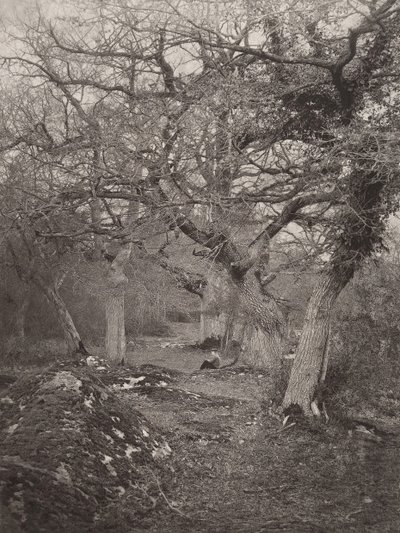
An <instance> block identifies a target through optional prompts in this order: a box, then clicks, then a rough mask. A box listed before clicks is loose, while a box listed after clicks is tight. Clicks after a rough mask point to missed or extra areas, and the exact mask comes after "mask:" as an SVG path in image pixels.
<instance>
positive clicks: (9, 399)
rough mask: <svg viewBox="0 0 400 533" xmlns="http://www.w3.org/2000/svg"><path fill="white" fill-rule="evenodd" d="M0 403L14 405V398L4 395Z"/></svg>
mask: <svg viewBox="0 0 400 533" xmlns="http://www.w3.org/2000/svg"><path fill="white" fill-rule="evenodd" d="M0 403H5V404H8V405H12V404H13V403H14V400H13V399H12V398H10V397H9V396H4V397H3V398H0Z"/></svg>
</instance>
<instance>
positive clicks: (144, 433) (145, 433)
mask: <svg viewBox="0 0 400 533" xmlns="http://www.w3.org/2000/svg"><path fill="white" fill-rule="evenodd" d="M142 434H143V437H148V436H149V432H148V431H146V430H145V429H142Z"/></svg>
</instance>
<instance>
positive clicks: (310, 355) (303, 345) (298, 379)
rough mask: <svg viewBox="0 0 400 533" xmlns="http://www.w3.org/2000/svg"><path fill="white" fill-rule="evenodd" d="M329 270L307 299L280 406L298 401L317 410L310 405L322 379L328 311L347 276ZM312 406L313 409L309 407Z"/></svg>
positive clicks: (307, 408)
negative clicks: (298, 340) (302, 324)
mask: <svg viewBox="0 0 400 533" xmlns="http://www.w3.org/2000/svg"><path fill="white" fill-rule="evenodd" d="M350 277H351V275H350V274H349V275H348V277H339V276H338V274H337V273H335V271H333V270H331V271H328V272H326V273H324V274H323V276H322V277H321V279H320V281H319V283H318V285H317V286H316V288H315V290H314V292H313V294H312V296H311V298H310V301H309V303H308V307H307V311H306V316H305V319H304V326H303V330H302V334H301V337H300V343H299V346H298V349H297V353H296V357H295V359H294V362H293V367H292V371H291V374H290V379H289V384H288V387H287V390H286V394H285V397H284V400H283V407H284V408H287V407H290V406H291V405H298V406H299V407H300V408H301V409H302V411H303V412H304V414H306V415H311V414H313V411H314V414H318V409H317V406H312V403H313V400H314V397H315V393H316V391H317V387H318V384H319V383H320V382H322V381H323V380H324V379H325V374H326V368H327V365H328V351H327V343H328V337H329V330H330V320H331V313H332V309H333V306H334V303H335V301H336V299H337V297H338V296H339V294H340V292H341V291H342V289H343V288H344V287H345V285H346V284H347V282H348V281H349V280H350ZM312 407H314V409H312Z"/></svg>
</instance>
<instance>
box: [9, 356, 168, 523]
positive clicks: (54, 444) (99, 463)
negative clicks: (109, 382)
mask: <svg viewBox="0 0 400 533" xmlns="http://www.w3.org/2000/svg"><path fill="white" fill-rule="evenodd" d="M95 372H96V374H99V372H98V371H94V370H92V369H90V368H87V367H84V366H74V365H73V364H71V365H65V364H63V365H59V366H56V367H53V368H50V369H48V370H46V371H45V372H43V373H37V374H31V375H27V376H24V377H23V378H21V379H20V380H18V381H17V382H16V383H15V384H14V385H12V386H11V387H10V388H9V389H8V390H7V391H6V392H5V393H4V394H3V395H2V396H0V455H1V459H0V494H1V496H0V501H1V502H2V506H3V517H5V521H6V522H7V523H6V524H5V527H6V531H24V532H32V533H33V532H35V533H38V532H44V533H45V532H52V533H53V532H54V531H57V532H60V533H62V532H64V531H65V532H68V533H74V532H82V531H85V532H91V531H96V532H99V531H106V530H108V526H109V527H112V529H113V531H114V532H115V531H121V532H122V531H126V530H127V529H134V527H135V524H136V522H137V521H138V520H140V519H142V518H143V516H144V515H146V514H147V513H149V511H150V510H153V509H155V508H157V504H158V501H160V500H161V498H160V488H161V486H162V484H163V482H164V481H165V480H167V478H168V477H169V470H168V466H167V465H166V461H165V458H166V456H168V455H169V454H170V452H171V450H170V448H169V446H168V444H167V442H166V441H165V440H164V438H163V436H162V435H161V434H160V433H159V432H158V431H157V430H156V429H155V428H154V427H153V426H152V425H151V424H150V423H149V422H148V421H147V420H146V418H145V417H143V416H142V415H141V414H140V413H138V412H136V411H135V410H134V409H131V408H130V407H129V406H127V405H126V404H123V403H122V402H121V401H120V400H119V399H118V397H117V396H116V395H115V394H114V393H113V392H112V390H110V389H109V388H108V387H107V386H106V385H105V384H104V383H103V381H102V379H99V377H97V376H96V375H95ZM126 502H128V503H126ZM120 509H125V512H120ZM3 521H4V520H3Z"/></svg>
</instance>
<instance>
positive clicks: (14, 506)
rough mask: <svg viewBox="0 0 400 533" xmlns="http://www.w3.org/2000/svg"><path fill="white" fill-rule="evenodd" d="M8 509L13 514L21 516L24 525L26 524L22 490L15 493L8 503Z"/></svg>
mask: <svg viewBox="0 0 400 533" xmlns="http://www.w3.org/2000/svg"><path fill="white" fill-rule="evenodd" d="M8 508H9V510H10V512H11V513H12V514H16V515H17V516H19V518H20V521H21V522H22V523H24V522H26V520H27V516H26V514H25V503H24V495H23V492H22V490H20V491H18V492H14V495H13V497H12V498H11V499H10V500H9V502H8Z"/></svg>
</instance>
